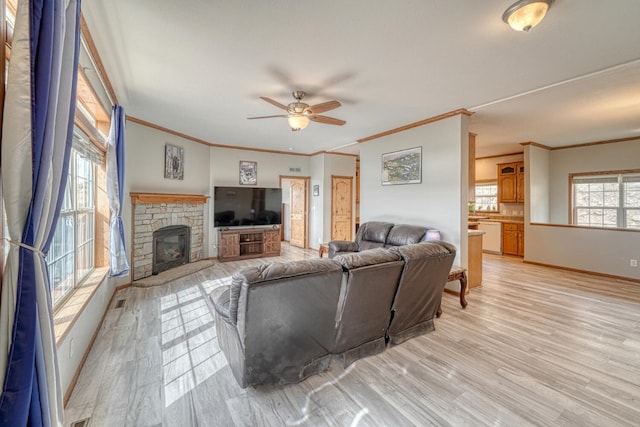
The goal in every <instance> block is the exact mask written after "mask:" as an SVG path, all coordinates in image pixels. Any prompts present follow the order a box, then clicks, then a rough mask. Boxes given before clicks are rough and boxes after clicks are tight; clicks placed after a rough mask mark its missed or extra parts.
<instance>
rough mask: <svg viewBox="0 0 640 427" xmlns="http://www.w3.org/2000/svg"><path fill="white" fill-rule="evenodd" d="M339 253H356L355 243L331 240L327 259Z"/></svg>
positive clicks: (356, 246)
mask: <svg viewBox="0 0 640 427" xmlns="http://www.w3.org/2000/svg"><path fill="white" fill-rule="evenodd" d="M340 252H358V245H356V242H349V241H347V240H332V241H330V242H329V258H333V257H334V256H336V254H338V253H340Z"/></svg>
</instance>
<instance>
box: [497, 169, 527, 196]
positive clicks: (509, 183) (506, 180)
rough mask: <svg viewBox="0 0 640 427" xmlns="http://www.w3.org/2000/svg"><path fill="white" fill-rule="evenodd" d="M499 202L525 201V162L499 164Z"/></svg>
mask: <svg viewBox="0 0 640 427" xmlns="http://www.w3.org/2000/svg"><path fill="white" fill-rule="evenodd" d="M498 203H524V162H512V163H500V164H499V165H498Z"/></svg>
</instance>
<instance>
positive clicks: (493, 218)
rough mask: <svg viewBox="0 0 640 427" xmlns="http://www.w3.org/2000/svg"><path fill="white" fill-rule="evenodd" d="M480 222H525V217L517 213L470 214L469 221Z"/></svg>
mask: <svg viewBox="0 0 640 427" xmlns="http://www.w3.org/2000/svg"><path fill="white" fill-rule="evenodd" d="M478 222H499V223H502V224H524V217H522V216H515V215H500V214H488V215H469V223H471V224H477V223H478Z"/></svg>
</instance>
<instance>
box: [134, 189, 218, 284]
mask: <svg viewBox="0 0 640 427" xmlns="http://www.w3.org/2000/svg"><path fill="white" fill-rule="evenodd" d="M206 201H207V196H200V195H191V194H159V193H131V205H132V207H133V215H132V222H133V227H132V233H133V238H132V245H133V246H132V247H133V259H132V264H133V265H132V271H133V280H139V279H142V278H145V277H148V276H151V275H152V274H157V273H160V272H161V271H164V270H167V269H169V268H173V267H176V266H179V265H182V264H186V263H189V262H194V261H198V260H201V259H203V257H204V212H205V210H204V204H205V203H206ZM158 237H159V239H158ZM158 250H159V252H158ZM158 258H159V259H158ZM157 261H160V264H161V265H160V268H159V269H158V266H157V265H156V264H157Z"/></svg>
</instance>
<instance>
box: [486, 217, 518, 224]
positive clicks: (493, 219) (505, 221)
mask: <svg viewBox="0 0 640 427" xmlns="http://www.w3.org/2000/svg"><path fill="white" fill-rule="evenodd" d="M481 222H500V223H502V224H524V220H522V219H500V218H487V219H483V220H481Z"/></svg>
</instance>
